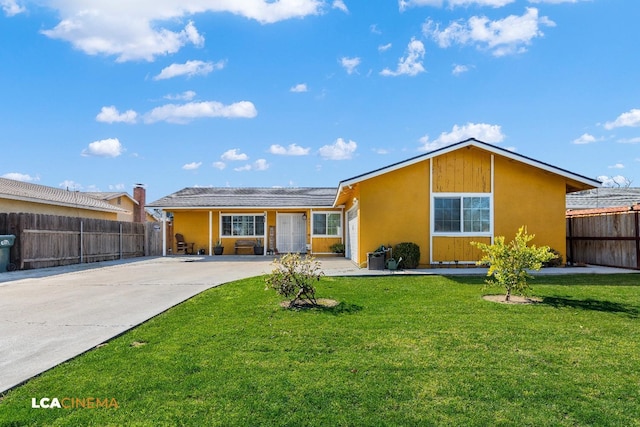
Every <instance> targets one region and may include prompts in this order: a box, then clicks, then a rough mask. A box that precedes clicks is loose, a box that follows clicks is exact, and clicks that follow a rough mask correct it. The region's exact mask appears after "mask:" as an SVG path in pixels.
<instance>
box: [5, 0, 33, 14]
mask: <svg viewBox="0 0 640 427" xmlns="http://www.w3.org/2000/svg"><path fill="white" fill-rule="evenodd" d="M0 6H2V10H3V11H4V14H5V15H6V16H16V15H18V14H20V13H23V12H26V11H27V9H26V8H25V7H23V6H20V5H19V4H18V2H16V0H0Z"/></svg>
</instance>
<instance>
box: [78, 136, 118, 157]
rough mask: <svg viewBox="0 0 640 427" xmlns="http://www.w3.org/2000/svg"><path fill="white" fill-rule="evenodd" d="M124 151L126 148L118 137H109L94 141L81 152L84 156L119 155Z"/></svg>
mask: <svg viewBox="0 0 640 427" xmlns="http://www.w3.org/2000/svg"><path fill="white" fill-rule="evenodd" d="M123 151H124V148H123V147H122V144H120V141H119V140H118V138H109V139H103V140H100V141H94V142H92V143H91V144H89V146H88V147H87V148H85V149H84V150H82V153H81V154H82V156H84V157H89V156H96V157H118V156H119V155H120V154H122V152H123Z"/></svg>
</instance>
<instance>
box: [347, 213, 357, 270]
mask: <svg viewBox="0 0 640 427" xmlns="http://www.w3.org/2000/svg"><path fill="white" fill-rule="evenodd" d="M345 255H346V257H347V258H349V259H350V260H351V261H353V262H355V263H358V209H357V208H353V209H351V210H349V211H347V251H346V254H345Z"/></svg>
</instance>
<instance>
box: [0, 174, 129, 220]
mask: <svg viewBox="0 0 640 427" xmlns="http://www.w3.org/2000/svg"><path fill="white" fill-rule="evenodd" d="M0 198H3V199H10V200H22V201H27V202H34V203H44V204H48V205H56V206H67V207H74V208H80V209H90V210H97V211H106V212H128V211H127V210H126V209H122V208H119V207H117V206H113V205H111V204H110V203H108V202H106V201H104V200H99V199H96V198H93V197H89V196H87V195H85V194H84V193H80V192H77V191H68V190H62V189H60V188H55V187H47V186H45V185H39V184H32V183H30V182H22V181H15V180H13V179H7V178H0Z"/></svg>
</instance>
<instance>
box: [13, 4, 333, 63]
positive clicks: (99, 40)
mask: <svg viewBox="0 0 640 427" xmlns="http://www.w3.org/2000/svg"><path fill="white" fill-rule="evenodd" d="M2 1H3V3H2V4H3V6H5V5H12V4H15V1H13V0H2ZM49 3H50V4H52V7H53V8H55V9H56V12H57V14H58V15H59V16H60V19H61V20H60V22H59V23H58V24H57V25H56V26H55V27H54V28H52V29H49V30H45V31H43V33H44V34H45V35H47V36H48V37H51V38H55V39H61V40H65V41H67V42H69V43H71V44H72V45H73V46H74V47H75V48H76V49H79V50H81V51H83V52H85V53H87V54H89V55H97V54H104V55H116V56H117V61H131V60H140V59H142V60H147V61H153V60H154V59H155V57H157V56H159V55H167V54H172V53H175V52H177V51H179V50H180V49H181V48H182V47H183V46H185V45H186V44H188V43H191V44H193V45H195V46H202V45H203V44H204V37H203V36H202V35H200V33H199V32H198V30H197V29H196V27H195V25H194V24H193V22H191V21H190V22H189V23H188V24H187V25H186V26H185V27H184V28H183V29H182V30H175V29H173V28H171V27H173V26H175V23H176V22H180V21H181V20H183V19H184V18H185V17H190V18H194V17H195V16H196V15H197V14H204V13H211V12H214V13H215V12H228V13H232V14H235V15H239V16H242V17H245V18H247V19H252V20H255V21H258V22H260V23H263V24H270V23H275V22H279V21H283V20H288V19H292V18H303V17H305V16H308V15H319V14H321V13H322V7H323V4H324V2H323V1H320V0H280V1H277V2H274V1H272V0H251V1H233V0H209V1H201V0H163V1H161V2H158V1H155V0H138V1H126V2H114V1H112V0H92V1H91V2H90V3H87V2H84V1H77V0H57V1H55V2H49ZM5 13H6V12H5Z"/></svg>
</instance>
